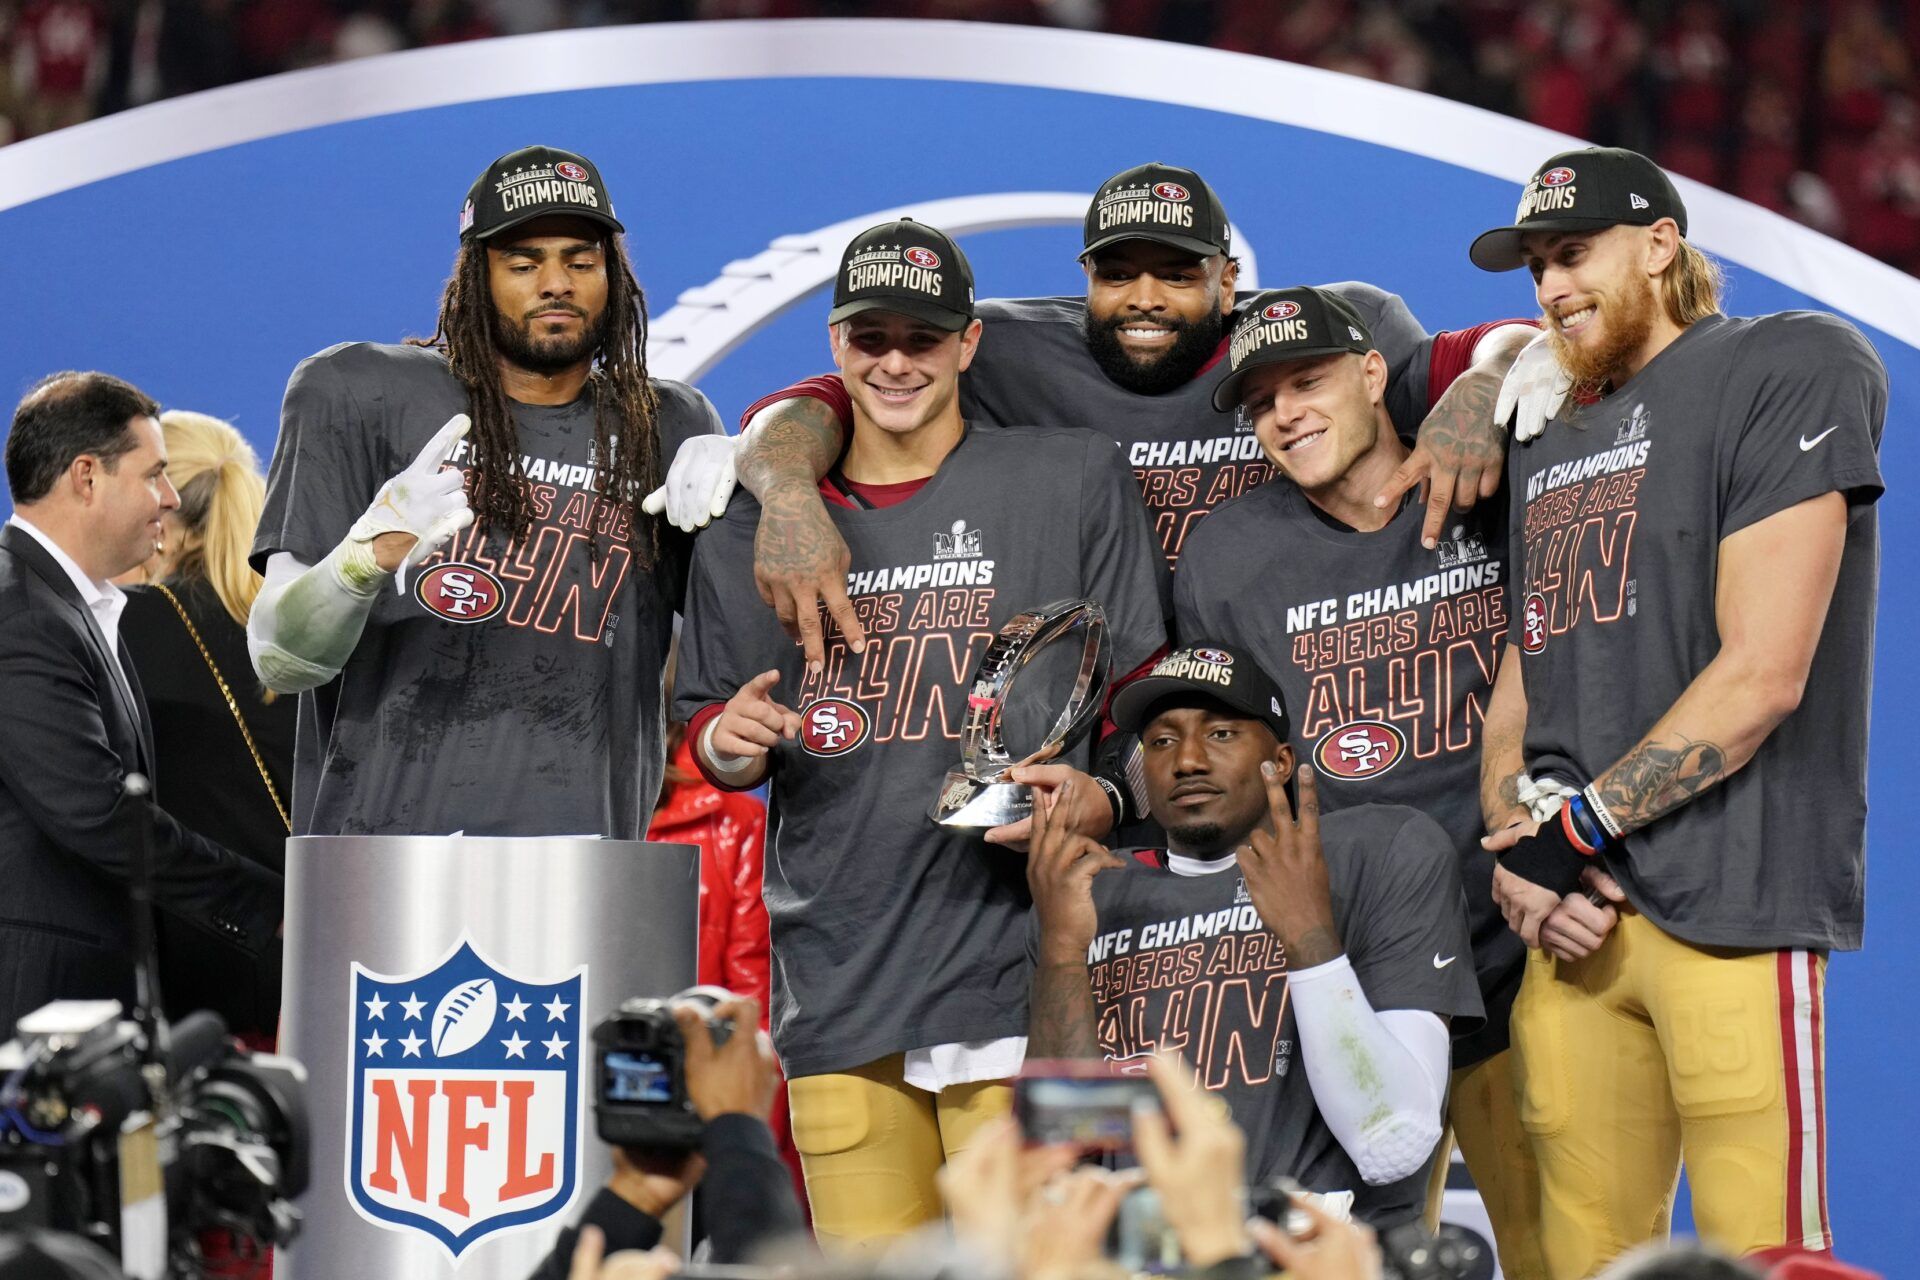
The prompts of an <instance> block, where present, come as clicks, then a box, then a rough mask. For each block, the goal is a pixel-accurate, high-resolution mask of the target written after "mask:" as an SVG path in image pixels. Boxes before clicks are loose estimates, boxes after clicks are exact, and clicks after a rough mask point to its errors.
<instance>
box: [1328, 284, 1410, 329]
mask: <svg viewBox="0 0 1920 1280" xmlns="http://www.w3.org/2000/svg"><path fill="white" fill-rule="evenodd" d="M1314 288H1316V289H1322V290H1325V291H1326V292H1328V293H1334V294H1338V295H1340V296H1341V297H1342V298H1345V299H1346V300H1347V301H1348V302H1349V303H1350V304H1352V306H1353V309H1354V310H1356V311H1358V312H1359V313H1360V318H1361V319H1362V320H1365V321H1367V322H1368V323H1369V324H1371V323H1372V322H1373V321H1374V319H1375V318H1376V317H1378V316H1379V314H1380V313H1381V312H1382V311H1384V310H1385V309H1386V307H1387V305H1388V304H1389V303H1390V302H1392V301H1393V300H1394V298H1395V297H1396V296H1397V295H1395V294H1393V293H1391V292H1389V291H1388V290H1386V289H1382V288H1381V287H1380V286H1379V285H1377V284H1368V283H1367V282H1366V281H1364V280H1334V281H1330V282H1328V283H1326V284H1319V285H1315V286H1314Z"/></svg>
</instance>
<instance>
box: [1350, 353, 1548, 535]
mask: <svg viewBox="0 0 1920 1280" xmlns="http://www.w3.org/2000/svg"><path fill="white" fill-rule="evenodd" d="M1538 332H1539V331H1538V330H1536V329H1535V328H1533V326H1531V325H1525V324H1509V325H1502V326H1501V327H1499V328H1498V329H1494V330H1491V331H1490V332H1488V333H1487V335H1486V336H1485V337H1483V338H1481V339H1480V341H1479V343H1478V345H1476V346H1475V347H1474V349H1473V363H1472V364H1470V365H1468V366H1467V370H1466V372H1465V373H1462V374H1461V375H1460V376H1459V377H1458V378H1455V379H1454V380H1453V385H1452V386H1450V387H1448V388H1447V392H1446V394H1445V395H1443V396H1441V397H1440V401H1439V403H1438V404H1436V405H1434V406H1433V409H1432V410H1431V411H1430V412H1429V413H1428V414H1427V416H1426V419H1425V420H1424V421H1423V422H1421V424H1420V433H1419V435H1418V437H1417V438H1416V439H1415V440H1414V444H1413V452H1412V453H1410V454H1408V455H1407V459H1406V461H1404V462H1402V463H1401V464H1400V469H1399V470H1398V471H1396V472H1394V473H1393V478H1392V479H1391V480H1389V481H1387V487H1386V488H1385V489H1383V490H1381V492H1380V495H1379V496H1378V497H1376V498H1375V499H1374V500H1373V501H1374V505H1375V506H1378V507H1387V506H1391V505H1392V504H1393V503H1396V502H1398V501H1399V500H1400V495H1402V494H1404V493H1405V492H1406V491H1407V490H1409V489H1411V488H1413V487H1414V486H1415V485H1417V484H1420V483H1422V482H1424V483H1425V484H1426V486H1427V519H1426V522H1425V523H1424V524H1423V525H1422V526H1421V528H1420V542H1421V545H1422V546H1425V547H1428V548H1432V547H1433V546H1435V545H1436V542H1437V540H1438V539H1439V537H1440V533H1441V530H1442V529H1443V528H1444V527H1445V525H1446V520H1447V512H1448V510H1449V509H1454V510H1459V511H1466V510H1469V509H1470V508H1471V507H1472V506H1473V504H1474V503H1476V502H1478V501H1479V500H1480V499H1482V498H1491V497H1492V496H1493V495H1494V494H1495V493H1496V492H1498V491H1499V488H1500V480H1501V477H1502V476H1503V475H1504V474H1505V473H1506V467H1507V428H1506V424H1505V423H1502V422H1495V421H1494V418H1493V406H1494V405H1495V404H1496V403H1497V402H1498V401H1499V399H1500V382H1501V380H1502V379H1503V378H1505V377H1506V376H1507V370H1508V369H1510V368H1512V367H1513V362H1514V358H1515V357H1517V356H1518V355H1519V354H1520V349H1521V348H1522V347H1524V346H1526V345H1527V343H1529V342H1531V341H1533V339H1534V336H1535V335H1536V334H1537V333H1538Z"/></svg>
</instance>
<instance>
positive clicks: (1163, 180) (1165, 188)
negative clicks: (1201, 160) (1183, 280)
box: [1080, 164, 1232, 258]
mask: <svg viewBox="0 0 1920 1280" xmlns="http://www.w3.org/2000/svg"><path fill="white" fill-rule="evenodd" d="M1231 238H1232V236H1231V232H1230V231H1229V229H1228V227H1227V211H1226V210H1225V209H1223V208H1221V207H1220V197H1219V196H1216V195H1215V194H1213V188H1212V187H1210V186H1208V185H1207V184H1206V181H1205V179H1203V178H1201V176H1200V175H1199V174H1197V173H1195V172H1194V171H1193V170H1191V169H1177V168H1175V167H1173V166H1172V165H1166V164H1143V165H1140V166H1138V167H1137V168H1133V169H1129V170H1127V171H1126V172H1125V173H1116V174H1115V175H1114V176H1113V177H1111V178H1108V179H1107V180H1106V181H1105V182H1103V183H1102V184H1100V190H1099V191H1097V192H1095V193H1094V196H1093V203H1092V204H1090V205H1088V206H1087V225H1086V232H1085V244H1086V248H1084V249H1082V250H1081V251H1080V256H1081V257H1082V258H1084V257H1086V256H1087V255H1088V254H1090V253H1094V252H1097V251H1098V250H1101V249H1104V248H1106V247H1107V246H1108V245H1110V244H1119V243H1120V242H1121V241H1122V240H1151V241H1153V242H1154V243H1156V244H1164V245H1171V246H1172V247H1173V248H1175V249H1182V250H1185V251H1186V252H1188V253H1191V254H1195V255H1197V256H1199V257H1202V258H1211V257H1212V256H1213V255H1214V254H1216V253H1226V252H1228V243H1229V241H1230V240H1231Z"/></svg>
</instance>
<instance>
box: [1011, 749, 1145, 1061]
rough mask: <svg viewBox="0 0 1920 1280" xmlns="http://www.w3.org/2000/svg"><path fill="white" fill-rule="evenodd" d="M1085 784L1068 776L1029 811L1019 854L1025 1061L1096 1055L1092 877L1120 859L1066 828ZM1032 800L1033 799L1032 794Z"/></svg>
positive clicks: (1096, 926)
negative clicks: (1026, 977) (1023, 889)
mask: <svg viewBox="0 0 1920 1280" xmlns="http://www.w3.org/2000/svg"><path fill="white" fill-rule="evenodd" d="M1092 785H1093V780H1092V779H1090V778H1087V777H1085V776H1084V775H1083V776H1081V777H1076V778H1070V779H1069V780H1067V781H1066V782H1065V783H1063V784H1061V787H1060V791H1059V794H1058V796H1057V798H1055V799H1054V800H1052V801H1051V802H1039V803H1036V804H1035V805H1034V808H1033V834H1032V837H1031V839H1030V841H1029V845H1028V853H1027V888H1028V889H1029V890H1030V891H1031V892H1032V894H1033V923H1032V928H1033V933H1034V936H1035V941H1036V946H1035V954H1034V963H1033V989H1032V991H1031V993H1030V997H1031V998H1030V999H1029V1001H1028V1014H1027V1018H1028V1023H1027V1055H1028V1056H1029V1057H1032V1058H1098V1057H1099V1056H1100V1037H1099V1035H1098V1033H1097V1031H1096V1029H1095V1028H1096V1023H1095V1014H1094V1007H1093V982H1092V979H1091V978H1090V977H1089V975H1088V973H1087V949H1088V948H1089V947H1090V946H1092V945H1093V938H1094V934H1095V933H1097V932H1098V931H1099V927H1100V912H1099V909H1098V908H1097V907H1096V906H1095V905H1094V901H1093V879H1094V877H1095V876H1097V875H1099V874H1100V873H1101V872H1103V871H1109V870H1112V869H1113V868H1115V867H1120V866H1124V865H1125V859H1123V858H1121V857H1120V856H1119V855H1118V854H1115V853H1112V852H1110V851H1109V850H1108V849H1106V848H1105V847H1104V846H1102V845H1101V844H1100V843H1099V842H1097V841H1094V840H1090V839H1088V838H1087V837H1086V836H1083V835H1081V834H1079V833H1078V832H1076V831H1074V830H1073V828H1072V826H1071V824H1070V823H1068V822H1066V821H1065V820H1064V815H1066V814H1068V813H1071V812H1073V806H1074V804H1075V803H1076V801H1075V798H1074V792H1075V791H1076V790H1077V789H1078V788H1080V787H1091V786H1092ZM1036 799H1038V797H1036Z"/></svg>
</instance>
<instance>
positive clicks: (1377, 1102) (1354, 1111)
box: [1287, 956, 1471, 1186]
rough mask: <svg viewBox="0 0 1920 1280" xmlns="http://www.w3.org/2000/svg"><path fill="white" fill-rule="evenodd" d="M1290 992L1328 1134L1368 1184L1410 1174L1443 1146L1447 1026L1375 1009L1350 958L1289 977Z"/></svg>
mask: <svg viewBox="0 0 1920 1280" xmlns="http://www.w3.org/2000/svg"><path fill="white" fill-rule="evenodd" d="M1468 963H1471V961H1469V962H1468ZM1287 991H1288V994H1289V997H1290V998H1291V999H1292V1001H1293V1010H1294V1018H1295V1021H1296V1023H1297V1025H1298V1027H1299V1029H1300V1053H1301V1057H1302V1058H1303V1059H1304V1060H1305V1062H1306V1066H1307V1080H1308V1082H1309V1083H1310V1084H1311V1085H1312V1086H1313V1102H1314V1105H1315V1106H1316V1107H1318V1108H1319V1110H1320V1115H1321V1117H1322V1118H1323V1119H1325V1120H1326V1122H1327V1128H1328V1129H1330V1130H1332V1131H1333V1136H1334V1137H1336V1138H1338V1139H1339V1140H1340V1145H1341V1147H1342V1148H1344V1149H1345V1151H1346V1153H1347V1155H1348V1157H1350V1158H1351V1159H1352V1160H1353V1163H1354V1167H1355V1168H1357V1169H1359V1170H1360V1176H1361V1178H1362V1179H1364V1180H1365V1181H1366V1182H1367V1183H1368V1184H1370V1185H1372V1186H1381V1185H1383V1184H1385V1183H1389V1182H1398V1181H1399V1180H1400V1179H1402V1178H1405V1177H1410V1176H1411V1175H1412V1174H1413V1173H1415V1172H1416V1171H1417V1170H1418V1169H1419V1168H1420V1166H1421V1165H1423V1164H1425V1163H1426V1161H1427V1157H1428V1156H1430V1155H1432V1154H1433V1146H1434V1144H1435V1143H1436V1142H1438V1141H1439V1140H1440V1133H1441V1129H1442V1124H1441V1104H1442V1103H1443V1101H1444V1100H1445V1098H1446V1096H1447V1088H1446V1083H1447V1058H1448V1050H1449V1036H1448V1033H1447V1025H1446V1023H1444V1022H1443V1021H1441V1019H1440V1017H1439V1016H1438V1015H1436V1014H1433V1013H1426V1012H1419V1011H1413V1010H1390V1011H1388V1012H1385V1013H1377V1012H1375V1011H1374V1008H1373V1005H1372V1004H1371V1003H1370V1002H1369V1001H1368V1000H1367V994H1366V992H1365V991H1363V990H1362V989H1361V987H1360V981H1359V978H1358V977H1357V976H1356V975H1355V973H1354V971H1353V965H1352V963H1351V961H1349V960H1348V958H1347V957H1346V956H1338V957H1336V958H1334V959H1332V960H1329V961H1327V962H1326V963H1325V964H1320V965H1315V966H1314V967H1313V968H1311V969H1302V970H1300V971H1299V972H1297V973H1293V974H1290V975H1289V976H1288V978H1287Z"/></svg>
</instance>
